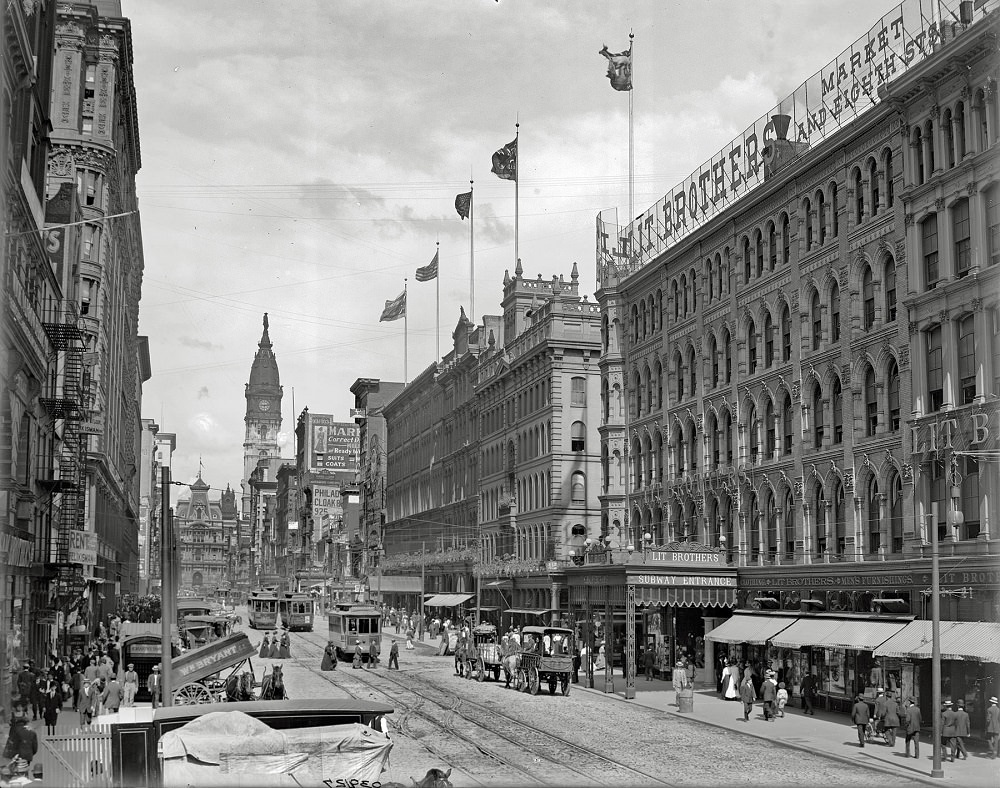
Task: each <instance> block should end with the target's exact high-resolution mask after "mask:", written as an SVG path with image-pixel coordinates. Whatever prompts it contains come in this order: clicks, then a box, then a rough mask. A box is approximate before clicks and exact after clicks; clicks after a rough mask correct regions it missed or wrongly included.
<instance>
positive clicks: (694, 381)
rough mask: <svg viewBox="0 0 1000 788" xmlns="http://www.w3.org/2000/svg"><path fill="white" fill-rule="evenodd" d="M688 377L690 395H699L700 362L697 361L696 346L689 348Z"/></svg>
mask: <svg viewBox="0 0 1000 788" xmlns="http://www.w3.org/2000/svg"><path fill="white" fill-rule="evenodd" d="M688 377H689V378H690V380H689V383H690V396H692V397H696V396H698V363H697V362H696V361H695V356H694V348H693V347H692V348H689V349H688Z"/></svg>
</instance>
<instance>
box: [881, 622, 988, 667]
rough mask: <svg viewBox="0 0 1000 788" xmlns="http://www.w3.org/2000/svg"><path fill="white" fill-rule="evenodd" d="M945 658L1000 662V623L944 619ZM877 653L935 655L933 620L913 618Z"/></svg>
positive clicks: (941, 627)
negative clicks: (932, 630)
mask: <svg viewBox="0 0 1000 788" xmlns="http://www.w3.org/2000/svg"><path fill="white" fill-rule="evenodd" d="M940 636H941V659H960V660H972V661H975V662H992V663H1000V624H997V623H994V622H987V621H971V622H970V621H942V622H941V626H940ZM873 654H874V655H875V656H876V657H910V658H911V659H930V658H931V622H930V621H911V622H910V623H909V624H907V625H906V627H905V628H903V629H901V630H900V631H899V632H897V633H896V634H895V635H893V636H892V637H891V638H889V639H888V640H886V641H885V642H884V643H882V644H881V645H880V646H879V647H878V648H876V649H875V650H874V652H873Z"/></svg>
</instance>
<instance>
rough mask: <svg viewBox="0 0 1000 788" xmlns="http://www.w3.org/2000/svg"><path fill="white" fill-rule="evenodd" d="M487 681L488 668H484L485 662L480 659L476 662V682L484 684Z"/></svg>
mask: <svg viewBox="0 0 1000 788" xmlns="http://www.w3.org/2000/svg"><path fill="white" fill-rule="evenodd" d="M485 679H486V668H485V667H484V666H483V661H482V660H481V659H480V660H479V661H477V662H476V681H478V682H480V683H481V682H482V681H484V680H485Z"/></svg>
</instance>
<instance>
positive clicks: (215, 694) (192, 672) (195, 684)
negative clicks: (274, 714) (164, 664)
mask: <svg viewBox="0 0 1000 788" xmlns="http://www.w3.org/2000/svg"><path fill="white" fill-rule="evenodd" d="M256 653H257V652H256V650H255V649H254V647H253V645H252V644H251V643H250V639H249V638H248V637H247V636H246V633H244V632H238V633H236V634H234V635H228V636H226V637H223V638H219V639H218V640H213V641H212V642H210V643H206V644H205V645H204V646H202V647H201V648H195V649H191V650H190V651H186V652H184V653H183V654H181V655H180V656H179V657H174V658H173V659H172V660H171V662H170V670H171V673H172V676H173V680H174V683H176V684H177V689H175V690H174V705H175V706H186V705H190V704H193V703H216V702H218V701H222V700H226V699H227V698H228V699H230V700H253V698H252V697H242V696H243V695H245V694H250V695H252V694H253V688H254V686H255V685H256V681H255V679H254V675H253V665H252V664H251V663H250V658H251V657H253V656H254V655H256ZM244 665H246V667H247V670H246V671H244V672H243V673H240V668H241V667H243V666H244ZM227 668H232V671H231V672H230V674H229V676H227V677H226V678H225V679H221V678H219V674H220V673H221V672H222V671H224V670H226V669H227ZM247 677H249V678H247Z"/></svg>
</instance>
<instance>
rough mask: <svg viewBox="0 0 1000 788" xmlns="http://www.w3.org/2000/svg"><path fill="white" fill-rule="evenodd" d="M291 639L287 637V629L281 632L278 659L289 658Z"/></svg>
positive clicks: (290, 654)
mask: <svg viewBox="0 0 1000 788" xmlns="http://www.w3.org/2000/svg"><path fill="white" fill-rule="evenodd" d="M291 656H292V640H291V638H290V637H288V630H285V631H284V632H282V633H281V646H280V647H279V648H278V659H291Z"/></svg>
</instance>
